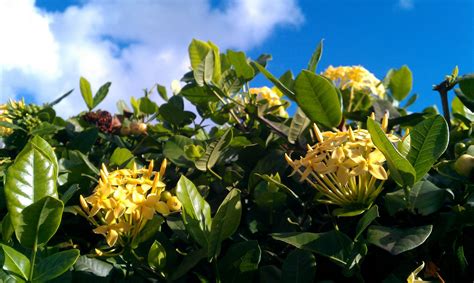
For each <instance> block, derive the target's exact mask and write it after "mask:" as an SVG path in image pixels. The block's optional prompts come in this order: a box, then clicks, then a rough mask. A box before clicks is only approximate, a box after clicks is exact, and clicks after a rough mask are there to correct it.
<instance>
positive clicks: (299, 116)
mask: <svg viewBox="0 0 474 283" xmlns="http://www.w3.org/2000/svg"><path fill="white" fill-rule="evenodd" d="M309 124H310V121H309V119H308V117H306V115H305V114H304V112H303V110H301V108H300V107H298V108H297V109H296V112H295V115H294V116H293V119H292V120H291V124H290V130H289V131H288V141H289V142H290V143H293V144H294V143H295V142H296V141H297V140H298V138H299V137H300V136H301V134H302V133H303V132H304V130H305V129H306V128H307V127H308V125H309Z"/></svg>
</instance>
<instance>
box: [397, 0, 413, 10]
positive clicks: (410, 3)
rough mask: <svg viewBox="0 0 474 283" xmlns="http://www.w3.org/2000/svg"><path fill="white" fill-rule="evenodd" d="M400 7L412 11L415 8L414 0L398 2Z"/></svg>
mask: <svg viewBox="0 0 474 283" xmlns="http://www.w3.org/2000/svg"><path fill="white" fill-rule="evenodd" d="M398 7H400V8H402V9H404V10H412V9H413V8H415V3H414V0H398Z"/></svg>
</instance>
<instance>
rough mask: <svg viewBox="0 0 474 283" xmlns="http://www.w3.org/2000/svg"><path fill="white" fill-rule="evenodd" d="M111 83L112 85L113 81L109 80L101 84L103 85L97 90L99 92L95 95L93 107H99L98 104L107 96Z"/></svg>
mask: <svg viewBox="0 0 474 283" xmlns="http://www.w3.org/2000/svg"><path fill="white" fill-rule="evenodd" d="M110 85H112V83H111V82H107V83H105V84H104V85H103V86H101V87H100V88H99V90H98V91H97V93H96V94H95V96H94V101H93V106H92V108H95V107H97V105H99V103H101V102H102V100H104V99H105V97H106V96H107V94H108V93H109V88H110Z"/></svg>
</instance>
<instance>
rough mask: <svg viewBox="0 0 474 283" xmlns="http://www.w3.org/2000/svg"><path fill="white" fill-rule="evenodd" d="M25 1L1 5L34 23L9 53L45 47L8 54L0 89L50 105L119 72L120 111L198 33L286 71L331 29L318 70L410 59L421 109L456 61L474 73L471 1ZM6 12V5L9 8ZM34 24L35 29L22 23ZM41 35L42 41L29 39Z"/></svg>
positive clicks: (178, 62) (180, 67)
mask: <svg viewBox="0 0 474 283" xmlns="http://www.w3.org/2000/svg"><path fill="white" fill-rule="evenodd" d="M14 1H16V2H15V3H22V4H21V5H20V4H18V7H16V8H15V9H16V10H15V9H14V7H13V6H11V7H10V6H8V4H7V6H6V8H3V9H1V7H0V18H5V17H4V16H8V15H11V19H12V20H11V21H15V20H18V21H19V22H18V24H17V25H16V26H17V28H18V29H21V30H22V31H23V30H24V31H23V32H22V36H21V37H19V36H17V37H15V33H14V34H13V36H14V38H13V39H11V38H9V37H8V35H7V39H9V40H6V42H7V44H8V43H9V44H10V49H8V45H7V47H6V48H7V49H6V50H7V51H8V50H10V51H11V52H10V53H12V52H13V53H14V52H15V51H17V50H18V49H19V48H18V47H19V46H35V48H34V49H32V48H27V49H24V50H21V52H20V51H18V54H17V55H18V57H15V56H14V55H15V54H9V52H4V54H9V57H10V58H6V59H3V60H4V61H5V60H6V63H2V57H1V56H0V90H1V91H2V93H6V94H7V95H2V96H1V98H2V99H1V100H4V99H5V96H8V95H9V96H12V95H16V96H19V95H27V96H28V97H29V98H30V99H31V100H34V101H37V102H45V101H50V100H52V99H53V98H54V97H57V96H59V95H60V94H61V93H64V92H65V91H67V90H69V89H71V88H76V92H75V94H74V95H73V96H71V97H70V98H69V101H67V102H64V105H62V106H61V107H60V110H59V111H60V112H61V111H63V112H64V113H65V115H68V114H74V113H77V111H78V110H80V108H81V107H83V103H82V101H81V98H80V95H79V94H78V90H77V84H78V78H79V77H80V76H85V77H86V78H88V79H89V80H90V81H91V83H92V86H93V88H95V89H97V88H98V87H99V86H100V84H103V83H105V82H106V81H108V80H111V81H112V88H111V94H110V97H108V98H107V99H106V100H105V101H104V105H102V106H103V107H104V108H106V109H111V110H113V109H114V108H115V105H114V104H115V103H114V101H116V100H117V99H119V98H122V99H126V100H127V99H128V97H129V96H130V95H135V96H139V95H141V93H140V92H141V89H143V88H145V87H150V86H151V85H152V84H153V83H154V82H159V83H163V84H165V85H169V83H170V82H171V80H172V79H179V77H178V76H180V75H181V74H183V73H184V72H185V71H186V69H187V68H188V66H189V63H188V62H187V58H186V57H187V56H186V49H187V45H188V44H189V42H190V41H191V39H192V38H193V37H197V38H199V39H202V40H208V39H210V40H212V41H214V42H216V43H217V44H218V45H219V46H221V47H222V49H227V48H233V49H240V50H245V51H247V54H248V55H249V56H250V57H252V58H256V57H257V56H258V55H260V54H262V53H270V54H272V55H273V61H271V62H270V64H269V69H270V70H271V72H272V73H274V74H275V75H280V74H282V73H283V72H285V71H286V70H288V69H291V70H292V71H293V73H295V74H297V73H298V72H299V71H300V70H301V69H303V68H305V67H306V65H307V61H308V60H309V58H310V56H311V54H312V52H313V50H314V48H315V46H316V45H317V43H318V42H319V40H320V39H322V38H324V40H325V42H324V54H323V59H322V61H321V63H320V65H319V68H318V71H322V70H323V69H324V68H326V67H327V66H328V65H334V66H339V65H363V66H364V67H366V68H367V69H368V70H370V71H371V72H373V73H374V74H375V75H376V76H377V77H378V78H380V79H382V78H383V77H384V75H385V74H386V72H387V71H388V69H389V68H392V67H397V68H398V67H400V66H402V65H404V64H406V65H408V66H409V67H410V69H411V70H412V72H413V75H414V87H413V92H414V93H418V94H419V95H420V97H419V100H418V102H417V104H416V105H415V106H412V108H411V110H413V111H420V110H422V109H423V108H424V107H425V106H428V105H432V104H438V105H439V103H438V101H439V98H438V95H437V93H435V92H433V91H432V90H431V87H432V85H433V84H435V83H438V82H440V81H441V80H443V78H444V75H446V74H448V73H450V72H451V70H452V69H453V67H454V66H455V65H458V66H459V69H460V73H461V74H466V73H470V72H474V52H473V50H474V42H473V41H474V28H473V27H474V20H473V19H474V3H473V2H474V1H472V0H359V1H357V0H339V1H334V0H332V1H331V0H232V1H219V0H192V1H187V0H176V1H175V0H160V1H151V0H137V1H114V0H72V1H61V0H37V1H34V0H14ZM12 3H13V2H12ZM123 3H127V4H126V5H123ZM0 6H1V5H0ZM8 9H10V10H11V11H8ZM1 10H3V11H7V14H5V15H3V17H2V13H1ZM14 10H15V11H16V12H18V15H17V14H15V13H14V12H13V11H14ZM25 23H30V26H26V27H25V28H22V27H20V26H21V25H24V24H25ZM11 24H12V25H13V26H15V24H14V23H11ZM17 33H19V32H17ZM28 33H29V34H28ZM34 36H36V37H37V38H35V42H29V41H26V42H25V41H22V40H28V38H31V37H34ZM1 48H5V47H1ZM25 52H26V53H28V52H29V53H31V54H26V55H25ZM15 58H18V59H15ZM25 58H26V59H25ZM8 59H10V61H9V60H8ZM27 59H28V60H27ZM15 60H16V61H15ZM22 60H23V61H22ZM17 61H18V62H17ZM2 67H4V68H3V69H2ZM2 70H3V73H2V72H1V71H2ZM2 74H3V76H1V75H2ZM2 78H3V79H2ZM263 84H270V83H269V82H267V81H266V80H265V79H264V78H262V77H261V76H259V77H258V79H257V80H256V82H255V84H254V85H255V86H258V85H263ZM79 105H82V106H81V107H80V106H79ZM438 108H439V109H441V108H440V107H438Z"/></svg>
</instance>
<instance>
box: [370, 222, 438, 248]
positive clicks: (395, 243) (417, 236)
mask: <svg viewBox="0 0 474 283" xmlns="http://www.w3.org/2000/svg"><path fill="white" fill-rule="evenodd" d="M432 230H433V226H432V225H426V226H420V227H413V228H405V229H402V228H393V227H384V226H375V225H372V226H370V227H369V230H368V231H367V241H368V242H369V243H371V244H373V245H376V246H377V247H379V248H382V249H384V250H386V251H388V252H389V253H391V254H393V255H398V254H401V253H403V252H406V251H409V250H412V249H414V248H416V247H418V246H420V245H421V244H423V243H424V242H425V241H426V239H427V238H428V237H429V235H430V234H431V231H432Z"/></svg>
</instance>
